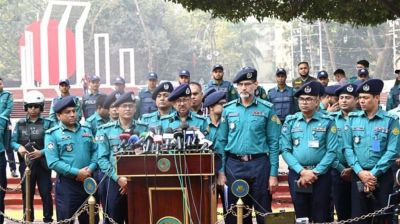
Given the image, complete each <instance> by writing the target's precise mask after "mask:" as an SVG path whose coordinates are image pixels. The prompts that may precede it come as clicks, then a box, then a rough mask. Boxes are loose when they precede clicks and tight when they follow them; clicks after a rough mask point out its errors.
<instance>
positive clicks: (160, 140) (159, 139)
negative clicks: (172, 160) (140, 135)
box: [153, 126, 163, 152]
mask: <svg viewBox="0 0 400 224" xmlns="http://www.w3.org/2000/svg"><path fill="white" fill-rule="evenodd" d="M154 129H155V135H154V139H153V140H154V144H155V145H156V146H155V147H156V148H155V151H156V152H158V151H159V150H160V146H161V145H162V144H163V136H162V135H161V127H160V126H157V127H155V128H154Z"/></svg>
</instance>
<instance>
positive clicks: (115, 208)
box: [96, 92, 147, 223]
mask: <svg viewBox="0 0 400 224" xmlns="http://www.w3.org/2000/svg"><path fill="white" fill-rule="evenodd" d="M127 102H135V98H134V94H133V93H132V92H127V93H124V94H123V95H121V96H120V97H119V98H118V100H117V101H115V103H114V105H115V106H119V105H121V104H123V103H127ZM129 130H130V132H132V133H133V132H134V131H138V132H144V131H147V125H146V124H143V123H141V122H137V121H135V120H134V119H133V118H132V123H131V127H130V128H129ZM123 131H125V130H123V128H122V127H121V124H120V121H119V120H117V121H114V122H109V123H107V124H105V125H102V126H100V128H99V130H98V132H97V134H96V142H97V145H98V152H99V154H98V164H99V167H100V169H101V171H102V173H101V177H100V178H101V179H104V178H105V181H103V182H102V184H100V185H99V192H100V194H101V198H102V204H103V209H104V210H105V212H106V213H107V214H108V215H109V216H110V217H111V218H112V219H114V221H116V222H117V223H124V222H127V218H128V213H127V212H128V211H127V207H128V206H127V196H126V195H122V194H121V193H120V191H119V189H120V187H119V185H118V176H117V172H116V169H115V168H116V163H117V161H116V159H115V153H116V152H117V151H118V150H121V149H120V148H119V145H120V143H121V140H120V138H119V136H120V134H121V133H122V132H123ZM103 175H105V177H104V178H103V177H102V176H103ZM105 223H109V221H108V220H105Z"/></svg>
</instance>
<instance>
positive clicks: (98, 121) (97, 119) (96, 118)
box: [85, 112, 110, 135]
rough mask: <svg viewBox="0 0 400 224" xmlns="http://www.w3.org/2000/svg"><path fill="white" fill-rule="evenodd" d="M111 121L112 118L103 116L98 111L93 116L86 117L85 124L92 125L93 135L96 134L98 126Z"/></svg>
mask: <svg viewBox="0 0 400 224" xmlns="http://www.w3.org/2000/svg"><path fill="white" fill-rule="evenodd" d="M109 121H110V118H109V117H107V118H102V117H101V116H100V115H99V114H98V113H97V112H95V113H94V114H93V115H92V116H90V117H89V118H88V119H86V121H85V124H86V126H88V127H90V129H91V130H92V133H93V135H96V132H97V128H98V127H100V126H101V125H103V124H106V123H108V122H109Z"/></svg>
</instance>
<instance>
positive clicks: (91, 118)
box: [86, 116, 94, 122]
mask: <svg viewBox="0 0 400 224" xmlns="http://www.w3.org/2000/svg"><path fill="white" fill-rule="evenodd" d="M93 120H94V116H90V117H88V119H86V121H87V122H91V121H93Z"/></svg>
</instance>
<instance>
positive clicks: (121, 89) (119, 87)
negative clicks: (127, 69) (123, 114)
mask: <svg viewBox="0 0 400 224" xmlns="http://www.w3.org/2000/svg"><path fill="white" fill-rule="evenodd" d="M114 89H115V91H117V94H119V96H120V95H122V94H124V93H125V79H124V78H122V77H121V76H118V77H117V78H115V80H114Z"/></svg>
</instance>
